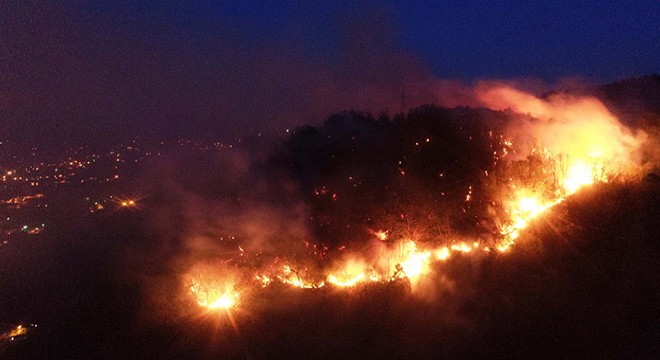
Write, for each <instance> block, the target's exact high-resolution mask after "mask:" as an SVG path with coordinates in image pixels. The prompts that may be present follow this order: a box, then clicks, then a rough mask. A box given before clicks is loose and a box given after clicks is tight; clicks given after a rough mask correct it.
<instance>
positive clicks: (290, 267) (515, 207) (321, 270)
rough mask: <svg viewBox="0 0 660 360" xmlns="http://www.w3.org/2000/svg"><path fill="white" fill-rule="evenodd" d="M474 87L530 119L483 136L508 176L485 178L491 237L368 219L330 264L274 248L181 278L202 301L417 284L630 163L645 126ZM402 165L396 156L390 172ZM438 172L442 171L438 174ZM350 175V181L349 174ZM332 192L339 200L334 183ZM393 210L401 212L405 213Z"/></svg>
mask: <svg viewBox="0 0 660 360" xmlns="http://www.w3.org/2000/svg"><path fill="white" fill-rule="evenodd" d="M481 97H482V101H483V102H484V103H485V104H487V105H488V106H490V107H493V108H512V109H513V110H515V111H517V112H520V113H528V114H530V115H531V116H533V118H532V120H531V121H527V120H525V121H523V122H519V123H514V124H509V129H508V130H505V131H504V133H503V134H501V135H499V136H498V137H495V136H493V133H492V131H490V132H489V137H490V138H491V139H498V140H497V141H498V143H497V144H499V145H497V146H501V149H500V148H493V145H492V144H491V148H493V149H497V150H496V151H494V152H492V150H491V152H492V153H494V164H499V165H497V166H494V167H493V168H490V169H487V170H485V171H483V173H484V174H485V175H484V176H485V177H488V176H493V177H498V178H504V179H508V180H506V181H505V182H503V183H499V184H498V185H496V186H494V187H491V188H488V189H489V190H488V191H491V192H492V193H494V194H497V196H499V197H500V198H501V199H502V200H501V201H500V202H499V203H495V202H493V204H496V205H497V204H499V208H500V209H501V210H500V211H499V212H498V211H495V212H494V213H493V214H492V217H493V219H490V220H492V221H494V222H496V223H497V224H499V227H498V229H497V231H496V234H495V235H494V236H493V237H491V238H487V237H481V236H478V235H477V236H475V237H473V238H469V237H467V238H466V237H458V238H454V239H451V238H450V239H447V238H445V239H443V240H440V239H437V240H435V239H432V238H431V239H429V238H428V237H423V236H422V235H419V234H423V233H424V232H423V231H417V230H418V229H414V227H412V228H411V227H410V226H408V227H406V230H405V232H404V231H402V230H401V229H399V230H396V229H393V228H391V227H388V226H382V225H381V226H377V227H374V229H378V230H371V228H370V229H368V233H369V234H370V235H371V236H372V239H374V240H377V242H375V243H374V244H373V246H372V247H371V250H367V251H363V250H352V251H349V250H346V251H343V250H344V249H345V248H346V246H345V245H342V246H341V247H339V250H341V251H342V253H343V254H344V255H343V256H342V257H340V258H338V259H336V260H334V261H332V262H331V264H332V265H328V264H327V263H322V264H321V265H319V264H317V265H310V263H308V262H304V263H303V262H300V261H299V260H298V261H287V260H286V257H279V256H274V258H273V259H271V260H264V259H263V258H262V260H261V264H260V265H255V264H254V263H249V262H239V261H233V260H231V259H230V260H227V261H226V263H232V264H234V265H232V266H231V267H229V268H226V269H225V270H224V271H220V272H219V273H220V275H221V276H224V277H226V276H229V277H231V278H233V279H246V280H241V281H235V282H232V283H231V284H230V285H229V286H226V285H225V286H219V284H218V283H215V282H214V277H212V276H211V277H206V278H204V280H202V278H200V277H195V276H188V277H187V279H188V280H187V281H188V283H192V285H189V286H188V292H189V293H190V294H191V295H192V296H193V298H195V300H196V302H197V304H198V305H199V306H201V307H204V308H207V309H229V308H231V307H234V306H236V305H237V302H238V291H241V292H243V291H244V292H245V297H243V296H242V297H241V301H242V303H243V304H247V303H246V301H249V300H248V299H247V298H249V294H250V292H251V291H252V289H257V288H268V287H271V286H274V285H276V284H279V285H280V286H289V287H293V288H301V289H312V290H313V289H319V288H322V287H334V288H337V289H350V288H354V287H356V286H360V285H363V284H369V283H388V282H393V281H402V280H403V281H406V282H409V283H410V285H411V287H412V289H413V290H415V289H416V288H417V287H418V286H420V285H419V284H420V280H421V279H422V278H424V277H427V276H428V275H429V274H430V273H431V272H432V271H433V270H432V269H435V268H436V266H435V265H434V264H435V263H439V262H445V261H447V260H448V259H449V258H450V257H452V256H453V255H455V254H461V255H462V256H474V255H475V254H486V253H504V252H509V251H510V249H511V248H512V246H514V245H515V243H516V242H517V241H519V239H520V237H521V234H522V232H523V230H524V229H525V228H527V227H528V226H529V224H530V222H532V221H533V220H534V219H536V218H538V217H539V216H541V215H542V214H544V213H546V212H547V211H548V210H549V209H551V208H552V207H554V206H556V205H558V204H560V203H561V202H563V201H564V200H565V199H566V198H567V197H569V196H571V195H572V194H574V193H576V192H578V191H580V189H582V188H584V187H587V186H590V185H592V184H594V183H598V182H608V181H610V179H614V178H615V177H616V176H618V175H619V174H622V173H624V172H625V171H630V170H631V169H632V167H631V165H630V164H634V161H632V160H633V159H634V156H635V152H636V150H637V148H638V146H639V144H641V143H642V142H643V141H644V134H638V135H633V134H632V133H631V132H630V131H629V130H628V129H627V128H625V127H624V126H623V125H621V124H620V123H619V122H618V120H617V119H616V118H615V117H614V116H613V115H612V114H610V113H609V111H608V110H607V109H606V108H605V107H604V106H603V105H602V104H600V102H598V101H597V100H595V99H591V98H569V97H562V96H559V97H555V98H550V100H542V99H539V98H535V97H533V96H532V95H528V94H525V93H522V92H520V91H518V90H515V89H511V88H494V89H489V90H488V91H484V92H483V93H482V96H481ZM469 139H470V140H472V137H470V138H469ZM426 143H430V141H427V142H426ZM519 144H520V145H519ZM401 166H402V162H399V163H398V165H397V172H398V171H401ZM444 176H445V173H444V172H441V173H440V175H439V177H440V178H443V177H444ZM349 179H351V181H352V180H353V177H352V176H351V177H350V178H349ZM324 188H325V186H324ZM467 189H468V192H467V195H464V197H463V199H464V203H465V204H467V205H468V206H469V205H470V204H478V203H479V201H482V202H483V197H484V195H483V194H480V193H479V192H478V191H477V188H475V187H473V186H472V185H469V186H467ZM482 191H483V190H482ZM314 194H315V195H316V196H317V198H318V197H322V196H325V193H320V192H318V191H315V192H314ZM442 195H443V196H444V195H445V194H444V193H442ZM480 197H481V199H480ZM332 202H333V203H341V202H339V201H338V200H337V197H336V196H334V193H333V196H332ZM463 211H464V212H465V211H466V210H465V209H464V210H463ZM400 219H402V220H404V221H408V220H407V217H406V216H405V215H401V216H400ZM307 244H308V245H309V243H307ZM239 248H240V254H239V255H238V256H239V257H241V259H245V258H246V257H250V256H252V255H251V254H250V253H249V252H247V251H245V250H243V249H244V248H243V247H240V246H239ZM314 254H317V252H314ZM264 262H265V264H266V265H264ZM214 271H215V272H216V273H217V272H218V270H217V269H216V270H214ZM191 278H192V279H193V280H190V279H191Z"/></svg>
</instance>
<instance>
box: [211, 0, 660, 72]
mask: <svg viewBox="0 0 660 360" xmlns="http://www.w3.org/2000/svg"><path fill="white" fill-rule="evenodd" d="M327 3H329V2H325V3H324V2H319V1H311V2H310V1H289V2H283V1H276V2H272V3H271V4H269V5H264V4H256V2H238V1H237V2H230V3H224V4H220V3H218V4H214V5H212V6H211V7H213V8H215V9H217V11H218V14H219V15H220V16H223V17H225V18H226V19H227V20H228V21H229V22H231V24H232V25H233V26H236V28H237V29H239V30H240V31H241V32H244V33H245V34H247V35H249V36H250V37H251V38H252V39H254V40H255V41H268V40H269V39H273V38H276V37H277V36H281V35H282V34H285V33H286V32H287V31H289V30H291V29H292V28H296V27H297V26H298V27H299V28H302V29H304V31H305V32H306V40H307V41H309V44H307V45H309V46H312V47H322V48H325V49H328V50H331V49H333V45H334V43H335V42H336V41H337V38H336V34H335V32H336V30H337V29H336V27H337V22H338V21H341V18H342V16H345V15H346V14H350V13H355V12H361V11H365V12H370V10H373V11H374V12H381V13H382V14H381V16H383V21H387V22H390V26H391V30H392V35H394V36H395V39H396V43H397V45H399V46H401V47H402V48H403V49H405V50H408V51H410V52H413V53H415V54H418V55H419V56H420V57H422V59H423V60H424V61H426V62H427V63H428V65H429V66H430V67H431V68H432V70H433V73H434V74H435V75H436V76H438V77H441V78H445V77H452V78H461V79H468V80H470V79H475V78H510V77H529V76H533V77H540V78H542V79H544V80H547V81H555V80H557V79H558V78H561V77H567V76H583V77H589V78H591V79H593V80H595V81H613V80H617V79H620V78H623V77H629V76H635V75H640V74H647V73H652V72H654V71H658V68H659V67H660V2H658V1H570V0H559V1H557V0H555V1H497V0H496V1H420V0H416V1H380V2H376V1H372V2H362V3H360V4H357V5H356V2H355V1H343V2H340V1H334V2H331V3H332V4H327Z"/></svg>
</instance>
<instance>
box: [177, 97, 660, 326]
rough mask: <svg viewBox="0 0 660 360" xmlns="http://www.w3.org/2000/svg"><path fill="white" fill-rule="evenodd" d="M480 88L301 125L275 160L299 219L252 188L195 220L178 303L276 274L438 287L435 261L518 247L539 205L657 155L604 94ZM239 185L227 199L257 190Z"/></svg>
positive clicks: (208, 298) (296, 284)
mask: <svg viewBox="0 0 660 360" xmlns="http://www.w3.org/2000/svg"><path fill="white" fill-rule="evenodd" d="M479 97H480V99H481V101H482V102H483V103H484V104H486V105H488V106H489V107H491V108H493V109H499V110H489V109H484V108H482V109H469V108H456V109H451V110H450V109H443V108H436V107H433V106H425V107H421V108H417V109H415V110H413V111H412V112H410V113H409V114H408V115H407V116H405V117H397V118H394V119H391V120H390V119H387V118H381V119H378V120H374V119H373V118H371V117H369V116H368V115H364V114H360V113H344V114H339V115H335V116H333V117H330V118H329V119H328V120H327V121H326V122H325V124H324V125H323V126H322V127H319V128H314V127H304V128H300V129H298V130H297V131H296V132H295V133H294V134H293V135H292V137H291V138H290V139H289V140H288V141H287V142H286V143H285V144H284V145H283V147H282V148H281V150H280V151H279V152H278V153H277V154H275V155H274V156H273V157H272V158H271V160H270V162H269V166H268V167H269V168H270V169H271V170H268V171H270V175H269V176H273V177H275V178H276V179H279V180H278V181H280V182H278V181H275V182H276V183H278V184H280V185H281V184H282V181H285V180H283V179H292V180H293V182H294V185H288V188H289V190H288V191H290V192H292V193H290V194H289V196H291V194H295V195H294V196H299V197H301V198H302V202H303V204H302V205H299V206H298V208H297V210H295V211H294V213H295V214H296V215H295V216H296V217H301V218H303V219H305V220H304V221H302V224H300V223H299V220H298V219H297V220H296V221H295V222H296V224H297V225H296V226H294V227H297V226H300V228H299V230H296V231H293V232H292V231H291V230H290V229H289V231H288V232H289V233H288V234H286V235H285V236H283V235H284V233H280V232H278V231H279V230H278V228H280V227H281V225H280V224H273V223H277V222H279V221H291V220H292V219H291V218H290V219H289V220H285V219H286V217H283V216H282V214H281V213H282V212H286V210H285V209H282V208H278V209H277V210H273V208H277V206H273V205H270V207H265V206H264V205H263V204H260V205H259V206H260V207H261V209H260V210H258V211H255V208H254V203H253V202H254V201H255V199H254V198H251V199H250V200H249V201H248V202H251V205H250V206H249V209H245V210H246V211H245V212H244V214H243V215H236V214H235V213H234V214H231V215H229V216H228V217H225V220H227V219H228V218H233V220H229V221H223V220H217V221H215V220H212V221H210V222H208V223H205V225H204V226H203V227H202V229H203V232H205V233H206V234H207V235H201V234H200V233H199V232H197V230H193V233H191V234H189V235H187V236H188V237H190V238H192V239H196V240H194V241H192V242H190V244H195V245H191V246H192V248H191V250H192V252H191V253H192V255H191V256H189V257H187V258H186V259H185V260H180V261H183V263H184V264H187V265H186V266H187V270H186V271H184V272H183V273H182V274H181V275H180V277H179V281H180V288H181V289H182V294H183V295H182V299H183V300H182V301H183V303H186V302H188V301H192V302H193V303H196V304H197V305H199V306H200V307H201V308H207V309H208V310H216V309H222V310H223V311H224V312H226V313H227V314H229V315H231V312H232V311H233V310H232V309H234V308H242V309H246V310H247V311H249V309H250V307H251V302H252V300H251V298H253V297H255V296H261V295H259V294H263V293H264V291H266V292H267V291H268V289H271V288H281V287H291V288H305V289H312V290H313V289H321V288H331V289H350V288H355V287H361V286H366V285H368V284H374V285H378V284H380V285H383V286H384V285H385V284H388V283H403V284H408V285H406V286H410V287H411V289H412V291H413V293H416V292H418V293H428V292H429V291H432V290H429V289H436V288H437V284H433V280H431V279H434V278H437V276H438V275H437V274H432V273H435V272H438V271H440V272H441V273H442V272H443V271H448V270H447V269H444V268H443V267H442V266H440V265H439V264H441V263H445V262H447V260H448V259H450V258H452V257H454V256H459V257H475V258H488V257H494V256H498V255H500V254H507V255H508V254H511V256H518V255H517V254H516V251H515V245H516V243H517V242H519V241H525V237H524V236H523V234H524V232H525V230H526V229H527V227H528V226H529V225H530V223H532V222H533V221H534V220H535V219H537V218H539V217H542V216H543V215H544V214H545V213H547V212H548V211H549V210H550V209H552V208H553V207H555V206H556V205H558V204H560V203H562V202H563V201H565V200H566V199H567V198H570V197H571V196H573V195H574V194H576V193H579V192H580V191H582V190H583V189H585V188H587V187H591V186H593V185H594V184H602V183H616V182H620V181H624V180H630V179H633V178H640V175H642V174H643V173H644V171H645V170H648V167H649V166H650V165H649V164H646V163H645V162H644V161H645V160H647V159H644V157H643V154H644V152H643V149H644V148H645V146H647V147H648V142H649V141H650V140H649V139H648V137H647V135H646V134H645V133H643V132H641V131H636V132H633V131H631V130H630V129H628V128H626V127H625V126H623V125H622V124H620V123H619V122H618V121H617V119H616V117H615V116H614V115H612V114H611V113H610V112H609V111H608V110H607V108H605V107H604V106H603V105H602V103H600V102H599V101H598V100H597V99H595V98H587V97H572V96H568V95H558V96H554V97H550V98H549V99H546V100H543V99H539V98H536V97H534V96H532V95H529V94H526V93H523V92H521V91H518V90H516V89H513V88H509V87H491V88H488V89H484V90H483V91H480V95H479ZM651 166H652V165H651ZM278 169H280V170H278ZM281 169H285V170H284V171H281ZM278 186H279V185H277V186H272V187H270V188H268V186H266V187H267V189H266V190H263V189H262V190H259V191H265V192H266V193H269V192H272V191H275V192H277V191H278ZM252 190H253V189H252ZM241 191H245V190H241ZM235 196H236V197H235V198H233V199H232V200H231V201H229V202H232V203H235V204H240V203H241V202H243V203H244V202H245V201H246V199H245V197H247V198H250V195H249V194H248V193H242V194H238V195H235ZM266 197H267V198H273V196H272V195H270V193H269V195H267V196H266ZM279 197H286V195H283V194H278V195H275V196H274V198H275V199H277V198H279ZM287 201H290V200H286V201H285V203H286V202H287ZM286 206H287V205H284V207H286ZM234 210H235V211H237V212H241V211H242V210H241V205H238V206H235V207H234ZM222 211H223V212H228V213H231V211H228V210H222ZM250 214H251V215H250ZM254 215H256V216H254ZM288 216H291V214H289V215H288ZM284 227H287V225H284ZM209 233H216V234H218V235H217V236H213V235H208V234H209ZM220 234H225V235H220ZM283 237H286V239H282V238H283ZM200 238H203V240H200ZM200 241H201V242H200ZM200 244H203V245H200ZM448 266H449V265H448ZM273 291H275V290H273ZM233 321H234V320H233V318H232V322H233ZM234 325H235V326H236V324H234Z"/></svg>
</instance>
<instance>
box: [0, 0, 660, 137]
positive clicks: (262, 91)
mask: <svg viewBox="0 0 660 360" xmlns="http://www.w3.org/2000/svg"><path fill="white" fill-rule="evenodd" d="M0 45H1V46H0V117H1V118H2V122H1V123H0V138H4V137H16V136H19V137H23V138H26V139H33V140H32V141H40V139H43V138H44V137H48V138H57V139H62V140H72V141H76V140H77V139H80V138H82V137H87V136H97V137H98V136H102V137H108V136H112V135H115V136H117V137H124V136H127V135H131V134H134V133H140V134H146V135H153V136H156V137H159V136H178V135H184V136H188V135H189V136H198V135H204V136H210V137H229V136H233V135H236V134H240V133H244V132H246V131H262V130H265V131H268V130H272V131H281V130H282V129H284V128H287V127H291V126H296V125H300V124H303V123H310V122H311V123H318V122H319V121H321V120H322V119H323V118H324V117H326V116H327V115H329V114H330V113H331V112H335V111H339V110H345V109H356V110H366V111H371V112H374V113H378V112H381V111H387V112H389V113H394V112H396V111H398V110H399V109H400V97H401V93H402V90H403V91H405V93H406V95H407V96H408V97H409V99H410V100H409V102H408V105H415V104H419V103H428V102H434V101H437V92H438V86H437V84H438V81H439V80H440V79H454V80H458V81H461V82H464V83H467V84H470V83H472V82H473V81H475V80H478V79H512V78H527V79H529V78H532V79H540V80H542V81H544V82H546V83H548V84H554V83H557V82H560V81H561V80H562V79H563V78H567V77H568V78H582V79H585V81H587V82H591V83H603V82H611V81H615V80H618V79H622V78H626V77H632V76H641V75H645V74H649V73H654V72H658V71H659V69H660V3H659V2H657V1H589V2H580V1H547V2H542V1H530V2H513V1H484V2H476V1H366V2H355V1H332V2H330V1H327V2H321V1H302V0H301V1H271V2H261V1H259V2H257V1H231V2H229V1H227V2H219V1H210V0H205V1H140V0H121V1H112V2H110V1H71V2H63V1H54V0H53V1H49V0H40V1H30V0H23V1H17V0H8V1H3V2H0Z"/></svg>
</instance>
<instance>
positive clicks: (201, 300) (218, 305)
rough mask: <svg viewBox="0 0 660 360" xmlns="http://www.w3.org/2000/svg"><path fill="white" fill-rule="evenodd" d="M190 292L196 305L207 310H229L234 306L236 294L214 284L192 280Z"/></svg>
mask: <svg viewBox="0 0 660 360" xmlns="http://www.w3.org/2000/svg"><path fill="white" fill-rule="evenodd" d="M190 292H191V293H192V294H193V295H194V296H195V298H196V300H197V304H198V305H199V306H201V307H204V308H207V309H230V308H232V307H234V306H235V305H236V301H237V300H238V293H236V292H234V291H232V290H231V289H227V288H222V287H220V286H217V285H215V284H209V283H204V282H202V280H200V279H193V280H192V283H191V285H190Z"/></svg>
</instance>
